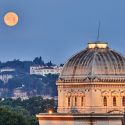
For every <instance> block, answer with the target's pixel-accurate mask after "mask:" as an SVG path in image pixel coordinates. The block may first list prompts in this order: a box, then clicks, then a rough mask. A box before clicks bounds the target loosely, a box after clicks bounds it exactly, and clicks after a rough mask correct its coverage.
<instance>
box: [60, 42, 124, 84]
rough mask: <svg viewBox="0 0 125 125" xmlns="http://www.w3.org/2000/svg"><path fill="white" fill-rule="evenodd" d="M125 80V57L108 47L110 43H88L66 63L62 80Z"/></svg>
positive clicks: (61, 76)
mask: <svg viewBox="0 0 125 125" xmlns="http://www.w3.org/2000/svg"><path fill="white" fill-rule="evenodd" d="M61 80H63V82H64V80H65V82H66V81H67V82H69V81H70V82H71V81H72V82H74V81H75V82H76V81H77V82H81V80H82V81H88V80H89V81H90V80H95V81H106V80H107V81H114V80H115V81H125V58H124V56H122V55H121V54H120V53H118V52H116V51H114V50H112V49H111V48H109V47H108V43H105V42H95V43H88V47H87V48H86V49H85V50H83V51H81V52H79V53H77V54H75V55H73V56H72V57H71V58H70V59H69V60H68V61H67V62H66V63H65V65H64V68H63V70H62V72H61V75H60V81H61Z"/></svg>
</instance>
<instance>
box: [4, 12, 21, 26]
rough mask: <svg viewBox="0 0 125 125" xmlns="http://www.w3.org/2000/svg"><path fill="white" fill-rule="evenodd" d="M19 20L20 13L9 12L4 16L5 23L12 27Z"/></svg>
mask: <svg viewBox="0 0 125 125" xmlns="http://www.w3.org/2000/svg"><path fill="white" fill-rule="evenodd" d="M18 20H19V19H18V15H17V14H16V13H14V12H8V13H6V14H5V16H4V23H5V24H6V25H7V26H10V27H12V26H15V25H17V23H18Z"/></svg>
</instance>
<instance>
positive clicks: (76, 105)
mask: <svg viewBox="0 0 125 125" xmlns="http://www.w3.org/2000/svg"><path fill="white" fill-rule="evenodd" d="M75 106H77V97H76V96H75Z"/></svg>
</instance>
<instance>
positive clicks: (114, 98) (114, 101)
mask: <svg viewBox="0 0 125 125" xmlns="http://www.w3.org/2000/svg"><path fill="white" fill-rule="evenodd" d="M113 106H116V97H115V96H114V97H113Z"/></svg>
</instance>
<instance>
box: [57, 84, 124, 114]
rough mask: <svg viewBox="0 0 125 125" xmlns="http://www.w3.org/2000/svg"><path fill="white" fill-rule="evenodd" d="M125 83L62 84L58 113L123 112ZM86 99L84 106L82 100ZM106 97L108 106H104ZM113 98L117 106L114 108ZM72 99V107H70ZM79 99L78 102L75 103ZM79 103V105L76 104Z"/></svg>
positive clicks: (59, 86)
mask: <svg viewBox="0 0 125 125" xmlns="http://www.w3.org/2000/svg"><path fill="white" fill-rule="evenodd" d="M124 84H125V83H115V84H114V83H92V84H88V83H87V84H85V83H74V84H73V83H71V84H70V83H68V84H67V83H60V84H57V85H58V112H59V113H69V112H74V113H75V112H79V113H92V112H93V113H107V112H121V113H122V112H123V111H124V108H125V106H123V105H122V97H123V96H125V85H124ZM82 97H83V98H84V101H83V106H82V105H81V98H82ZM104 97H106V98H107V106H104ZM113 97H115V98H116V106H113ZM68 98H70V106H68ZM75 98H77V102H75ZM75 103H77V105H76V104H75Z"/></svg>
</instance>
